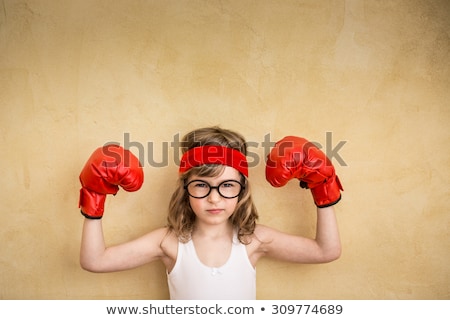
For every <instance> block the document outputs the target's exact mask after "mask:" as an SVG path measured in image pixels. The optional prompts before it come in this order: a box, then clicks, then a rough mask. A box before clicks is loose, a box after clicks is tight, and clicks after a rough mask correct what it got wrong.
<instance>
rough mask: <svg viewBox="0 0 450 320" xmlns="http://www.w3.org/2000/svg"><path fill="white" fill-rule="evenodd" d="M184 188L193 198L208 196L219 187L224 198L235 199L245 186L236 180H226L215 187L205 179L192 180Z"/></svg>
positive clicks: (218, 190)
mask: <svg viewBox="0 0 450 320" xmlns="http://www.w3.org/2000/svg"><path fill="white" fill-rule="evenodd" d="M184 189H186V191H187V193H188V194H189V195H190V196H191V197H192V198H197V199H201V198H206V197H207V196H208V195H209V194H210V193H211V190H212V189H217V192H219V194H220V195H221V196H222V197H223V198H226V199H233V198H236V197H237V196H239V195H240V194H241V192H242V190H243V189H245V187H244V186H243V185H242V184H241V183H240V182H239V181H236V180H225V181H222V182H221V183H220V184H219V185H218V186H215V187H214V186H211V185H210V184H209V183H208V182H206V181H203V180H192V181H191V182H189V183H188V184H186V185H185V186H184Z"/></svg>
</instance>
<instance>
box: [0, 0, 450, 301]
mask: <svg viewBox="0 0 450 320" xmlns="http://www.w3.org/2000/svg"><path fill="white" fill-rule="evenodd" d="M449 35H450V2H449V1H446V0H441V1H439V0H436V1H431V0H430V1H418V0H394V1H370V0H365V1H364V0H359V1H358V0H334V1H315V0H298V1H269V0H262V1H260V0H258V1H257V0H254V1H250V0H245V1H237V0H228V1H200V0H191V1H187V0H177V1H175V0H169V1H162V0H161V1H159V0H154V1H136V0H132V1H125V0H123V1H121V0H119V1H106V0H89V1H87V0H86V1H67V0H63V1H51V0H48V1H46V0H3V1H1V5H0V112H1V118H0V139H1V146H2V151H3V153H2V157H1V160H0V161H1V162H0V164H1V165H0V177H1V179H2V192H1V193H0V203H1V215H0V242H1V246H0V270H1V272H0V298H1V299H167V298H168V290H167V287H166V278H165V271H164V268H163V267H162V264H160V263H158V262H156V263H153V264H150V265H146V266H143V267H141V268H138V269H135V270H131V271H125V272H120V273H112V274H91V273H88V272H86V271H83V270H82V269H81V268H80V267H79V263H78V255H79V245H80V235H81V226H82V221H83V218H82V216H81V215H80V213H79V210H78V207H77V205H78V192H79V187H80V185H79V181H78V175H79V172H80V170H81V168H82V166H83V165H84V163H85V161H86V160H87V158H88V157H89V155H90V154H91V153H92V151H93V150H94V149H95V148H96V147H98V146H101V145H103V144H105V143H107V142H111V141H115V142H119V143H121V144H122V145H124V144H125V143H128V146H130V150H132V151H134V152H136V153H138V152H139V156H140V157H144V158H142V159H144V162H145V165H144V172H145V183H144V186H143V188H142V189H141V190H139V191H138V192H136V193H127V192H124V191H123V190H121V191H120V192H119V193H118V194H117V196H116V197H108V200H107V203H106V215H105V217H104V222H103V223H104V230H105V237H106V241H107V243H108V244H113V243H118V242H122V241H126V240H130V239H132V238H135V237H137V236H139V235H141V234H143V233H144V232H146V231H148V230H151V229H153V228H156V227H159V226H162V225H164V224H165V221H166V220H165V219H166V218H165V217H166V212H167V205H168V201H169V198H170V195H171V193H172V190H173V187H174V183H175V179H176V175H177V166H176V160H177V159H176V155H177V154H176V153H175V150H174V148H172V147H171V145H170V143H171V142H174V141H175V140H176V139H177V137H180V136H182V135H184V134H185V133H187V132H188V131H189V130H191V129H193V128H196V127H202V126H209V125H220V126H222V127H225V128H230V129H233V130H237V131H239V132H241V133H242V134H243V135H244V136H245V137H246V138H247V139H248V140H249V141H251V142H252V149H251V151H252V153H253V154H254V157H253V160H254V161H253V162H252V167H251V170H250V174H251V177H250V180H251V183H252V185H253V192H254V198H255V201H256V205H257V207H258V208H259V211H260V216H261V218H260V223H264V224H268V225H271V226H273V227H276V228H279V229H282V230H285V231H287V232H293V233H298V234H303V235H306V236H313V235H314V224H315V208H314V205H313V203H312V199H311V195H310V193H309V191H305V190H301V189H300V188H298V186H297V184H296V183H294V182H292V183H290V184H289V185H288V186H286V187H284V188H282V189H274V188H272V187H270V186H269V184H268V183H267V182H266V181H265V178H264V155H265V149H264V147H263V144H262V142H263V141H265V140H264V139H267V138H270V140H271V141H272V142H275V141H276V140H278V139H281V138H282V137H283V136H285V135H298V136H303V137H306V138H308V139H309V140H312V141H315V142H318V143H320V144H321V145H322V146H323V147H324V150H326V146H327V144H328V152H329V153H331V155H332V156H333V159H332V160H333V163H334V164H335V166H336V170H337V173H338V175H339V176H340V178H341V180H342V182H343V185H344V188H345V192H344V193H343V200H342V201H341V202H340V203H339V204H338V205H337V207H336V210H337V214H338V219H339V224H340V230H341V236H342V243H343V255H342V258H341V259H340V260H338V261H336V262H333V263H330V264H324V265H293V264H286V263H280V262H277V261H270V260H263V261H261V262H260V264H259V265H258V267H257V269H258V289H257V290H258V298H259V299H449V298H450V267H449V265H450V242H449V234H450V229H449V223H450V215H449V210H448V201H449V196H450V191H449V181H450V157H449V156H450V154H449V146H450V134H449V122H450V107H449V102H450V93H449V92H450V91H449V87H450V69H449V59H450V41H449ZM139 145H142V146H143V148H141V149H143V152H141V150H140V148H139ZM164 146H167V147H168V148H167V149H165V148H164ZM156 162H159V163H160V164H161V165H156V164H155V163H156Z"/></svg>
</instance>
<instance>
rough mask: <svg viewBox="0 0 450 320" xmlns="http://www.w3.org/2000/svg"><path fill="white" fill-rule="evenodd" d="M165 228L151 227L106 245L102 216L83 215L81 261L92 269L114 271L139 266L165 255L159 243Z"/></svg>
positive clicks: (85, 267)
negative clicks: (144, 233)
mask: <svg viewBox="0 0 450 320" xmlns="http://www.w3.org/2000/svg"><path fill="white" fill-rule="evenodd" d="M166 235H167V229H166V228H160V229H157V230H155V231H152V232H150V233H148V234H146V235H144V236H142V237H140V238H137V239H135V240H132V241H129V242H126V243H123V244H119V245H115V246H111V247H106V245H105V241H104V237H103V228H102V221H101V219H85V220H84V224H83V232H82V238H81V250H80V264H81V267H82V268H83V269H85V270H88V271H91V272H113V271H122V270H127V269H132V268H136V267H139V266H141V265H143V264H146V263H149V262H151V261H154V260H156V259H159V258H163V257H165V253H164V252H163V250H162V248H161V243H162V241H163V239H164V238H165V237H166Z"/></svg>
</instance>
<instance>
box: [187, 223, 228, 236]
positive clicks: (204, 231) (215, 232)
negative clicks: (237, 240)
mask: <svg viewBox="0 0 450 320" xmlns="http://www.w3.org/2000/svg"><path fill="white" fill-rule="evenodd" d="M192 236H193V237H207V238H221V237H224V236H226V237H230V236H231V237H232V236H233V225H232V224H231V222H229V221H228V222H227V223H224V224H218V225H210V224H202V223H198V222H197V223H196V225H195V227H194V231H193V232H192Z"/></svg>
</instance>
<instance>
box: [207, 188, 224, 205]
mask: <svg viewBox="0 0 450 320" xmlns="http://www.w3.org/2000/svg"><path fill="white" fill-rule="evenodd" d="M221 198H222V196H221V195H220V194H219V190H217V189H216V188H214V189H212V190H211V192H210V193H209V195H208V201H209V202H211V203H216V202H218V201H220V199H221Z"/></svg>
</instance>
